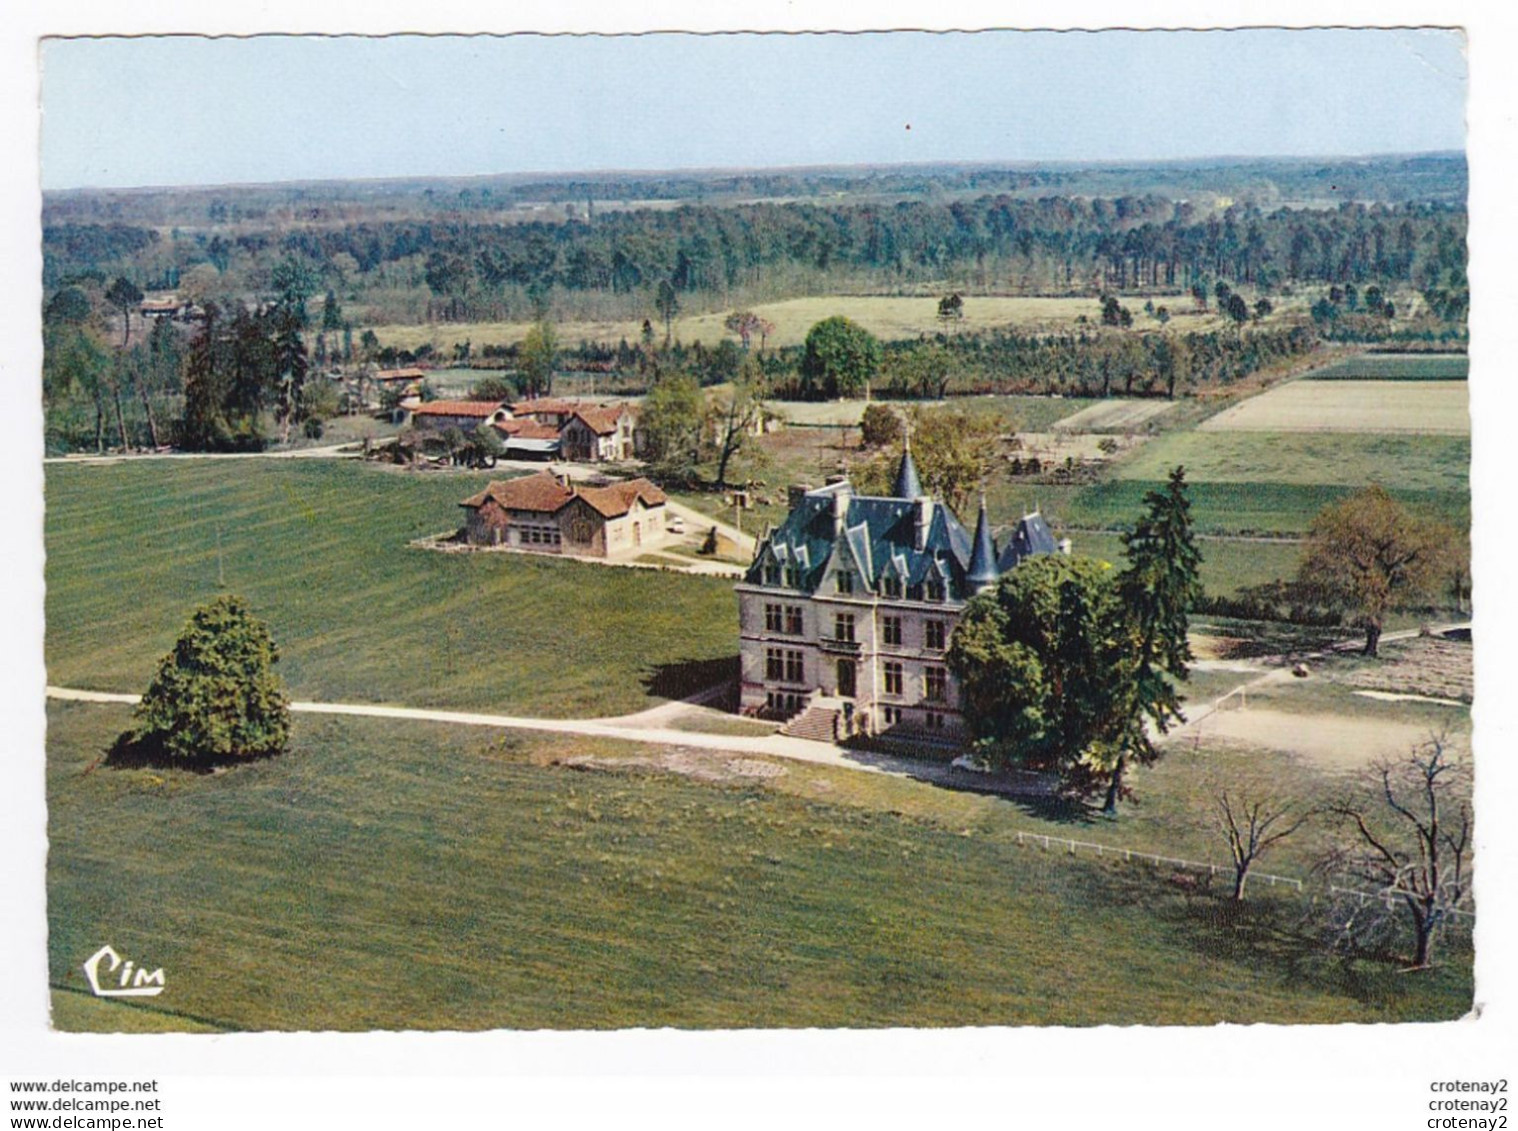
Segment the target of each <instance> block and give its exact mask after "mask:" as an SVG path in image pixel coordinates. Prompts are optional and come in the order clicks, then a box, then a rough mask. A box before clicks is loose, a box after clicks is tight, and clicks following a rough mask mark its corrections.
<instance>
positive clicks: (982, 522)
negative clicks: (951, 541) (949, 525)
mask: <svg viewBox="0 0 1518 1131" xmlns="http://www.w3.org/2000/svg"><path fill="white" fill-rule="evenodd" d="M974 546H975V549H974V551H973V552H972V553H971V555H970V569H969V571H968V572H967V573H966V574H965V581H966V582H968V583H969V586H970V591H971V592H972V593H979V592H981V591H983V590H986V589H989V588H991V586H993V585H995V584H996V581H997V578H999V577H1000V576H1001V572H1000V571H999V570H998V569H997V568H996V543H995V542H994V541H992V539H991V521H990V519H988V518H987V517H986V497H985V496H984V495H982V496H981V497H980V517H979V518H977V519H976V520H975V542H974Z"/></svg>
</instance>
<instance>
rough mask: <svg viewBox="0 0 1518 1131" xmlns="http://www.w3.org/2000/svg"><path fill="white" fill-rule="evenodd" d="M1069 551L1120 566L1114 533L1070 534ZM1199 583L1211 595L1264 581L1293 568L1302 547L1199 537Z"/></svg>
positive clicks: (1120, 550) (1120, 553)
mask: <svg viewBox="0 0 1518 1131" xmlns="http://www.w3.org/2000/svg"><path fill="white" fill-rule="evenodd" d="M1070 541H1071V552H1072V553H1075V554H1085V555H1087V556H1089V557H1093V558H1101V559H1102V560H1103V561H1108V562H1112V563H1114V564H1115V565H1118V566H1122V565H1123V564H1124V562H1125V561H1126V560H1127V559H1125V558H1124V557H1123V543H1122V539H1121V538H1120V537H1119V536H1118V535H1116V534H1105V533H1104V534H1086V533H1079V534H1072V535H1070ZM1197 545H1198V547H1199V548H1200V549H1201V552H1202V586H1203V588H1205V589H1206V590H1207V592H1208V593H1209V594H1212V595H1213V596H1219V595H1222V596H1228V595H1232V594H1234V593H1237V592H1238V591H1239V590H1240V589H1244V588H1247V587H1248V586H1251V585H1265V584H1268V583H1269V582H1272V581H1277V580H1279V579H1281V578H1290V577H1292V576H1294V575H1295V574H1296V572H1297V562H1298V560H1299V559H1300V557H1301V555H1302V547H1301V546H1300V545H1299V544H1298V543H1295V542H1242V541H1224V540H1222V539H1218V538H1203V539H1201V540H1200V541H1198V543H1197Z"/></svg>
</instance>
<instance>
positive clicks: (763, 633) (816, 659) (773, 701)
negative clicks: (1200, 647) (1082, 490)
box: [736, 451, 1057, 744]
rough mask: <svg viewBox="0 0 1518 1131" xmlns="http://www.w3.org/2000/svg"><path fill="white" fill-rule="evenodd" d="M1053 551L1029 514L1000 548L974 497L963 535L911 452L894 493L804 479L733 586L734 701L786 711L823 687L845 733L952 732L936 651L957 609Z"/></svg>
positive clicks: (956, 732)
mask: <svg viewBox="0 0 1518 1131" xmlns="http://www.w3.org/2000/svg"><path fill="white" fill-rule="evenodd" d="M1056 549H1057V547H1056V544H1055V542H1054V539H1053V537H1052V535H1050V534H1049V531H1048V527H1047V526H1046V525H1045V524H1044V522H1043V519H1042V518H1040V517H1039V516H1038V515H1036V514H1033V515H1028V516H1025V517H1024V518H1023V519H1022V520H1021V522H1019V523H1018V524H1017V528H1016V529H1015V530H1014V531H1013V534H1012V536H1011V537H1010V538H1009V540H1008V545H1007V547H1006V549H1005V550H1004V551H1003V552H1002V554H1001V556H1000V559H998V556H997V552H996V546H995V542H994V540H993V539H992V537H991V532H990V525H989V522H988V520H987V517H986V511H985V504H984V502H982V504H981V509H980V515H979V520H978V522H977V524H976V529H975V532H974V533H973V534H972V533H971V532H970V531H969V530H967V529H966V528H965V527H964V525H963V524H961V523H960V521H959V519H958V518H957V517H956V516H955V515H954V513H953V512H952V511H951V510H949V508H948V507H947V506H945V505H943V504H942V503H940V502H938V501H937V500H936V499H933V498H931V497H929V496H928V495H926V493H925V492H923V490H922V487H921V484H920V482H919V479H918V476H917V469H916V466H915V464H914V463H913V462H912V457H911V453H910V451H908V452H906V453H905V454H904V455H903V457H902V464H901V468H900V471H899V472H898V474H897V477H896V485H895V490H894V493H893V495H892V496H891V497H886V498H877V497H869V496H859V495H856V494H854V491H853V489H852V487H851V486H850V485H849V484H848V483H847V482H841V483H835V484H830V485H829V486H827V487H823V488H820V489H818V490H812V491H806V492H805V493H803V494H801V495H800V497H799V498H798V499H797V501H796V503H795V505H794V506H793V509H792V510H791V513H790V514H789V515H788V516H787V517H786V519H785V521H784V522H783V523H782V524H781V525H780V526H779V527H777V528H776V529H775V530H774V531H773V532H771V533H770V534H769V535H768V537H766V538H765V539H764V540H763V541H762V542H761V543H760V545H759V547H758V549H757V551H756V553H755V557H754V563H753V565H752V566H751V567H750V569H749V572H748V574H747V575H746V576H745V578H744V580H743V581H742V582H741V583H740V584H739V585H738V586H737V587H736V590H737V594H738V620H739V653H740V658H741V668H742V675H741V692H740V700H741V706H742V710H743V711H744V712H745V713H748V714H757V715H763V716H766V717H771V718H789V717H791V716H793V715H795V714H797V713H798V712H800V711H801V710H802V709H804V708H805V707H806V706H807V705H808V704H809V703H810V702H811V701H812V700H813V699H814V698H815V697H817V696H825V697H827V698H828V699H832V700H838V701H840V702H841V704H842V711H843V714H844V717H845V727H846V729H847V730H848V731H849V732H851V733H859V734H869V735H885V736H890V737H893V738H909V739H913V740H918V741H930V742H935V743H944V744H955V743H958V742H960V741H961V740H962V739H963V738H964V737H965V728H964V718H963V715H962V714H961V711H960V695H959V685H958V682H957V681H956V680H955V678H954V675H953V673H952V672H950V670H949V667H948V664H947V662H946V655H947V651H948V645H949V638H950V636H951V635H952V633H953V631H954V625H955V624H956V623H957V621H958V619H959V614H960V612H961V611H962V610H963V609H964V607H965V604H966V602H967V601H968V600H969V599H970V598H971V597H972V596H974V595H975V594H976V593H977V592H980V591H981V590H983V589H985V588H988V587H989V586H991V585H994V584H995V582H996V579H997V577H998V576H1000V574H1001V573H1002V572H1004V571H1005V570H1006V569H1010V568H1012V567H1014V566H1015V565H1016V564H1017V562H1018V561H1020V560H1021V559H1022V558H1023V557H1026V556H1027V555H1028V554H1030V553H1048V552H1054V551H1055V550H1056Z"/></svg>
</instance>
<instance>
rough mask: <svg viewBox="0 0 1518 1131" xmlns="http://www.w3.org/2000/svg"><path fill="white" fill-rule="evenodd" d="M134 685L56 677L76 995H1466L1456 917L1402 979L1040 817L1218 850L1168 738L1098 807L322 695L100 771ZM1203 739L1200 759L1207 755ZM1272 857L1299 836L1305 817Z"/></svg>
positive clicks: (479, 1004) (506, 1013)
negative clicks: (87, 700) (437, 719)
mask: <svg viewBox="0 0 1518 1131" xmlns="http://www.w3.org/2000/svg"><path fill="white" fill-rule="evenodd" d="M128 719H129V715H128V712H127V710H126V709H125V708H120V707H111V706H97V705H87V704H54V705H52V706H51V707H50V709H49V756H48V773H47V792H48V801H49V814H50V823H49V833H50V840H51V851H50V856H49V861H48V873H49V881H48V882H49V906H48V916H49V927H50V930H49V938H48V947H49V964H50V980H51V982H52V984H53V986H54V1001H55V1012H54V1023H55V1025H57V1026H58V1027H60V1028H65V1029H77V1030H96V1031H98V1030H108V1031H118V1030H140V1029H187V1030H201V1029H206V1028H212V1029H225V1030H249V1029H254V1030H256V1029H285V1030H293V1029H313V1030H327V1029H338V1030H367V1029H401V1028H406V1029H423V1030H429V1029H487V1028H518V1029H533V1028H554V1029H604V1028H614V1027H630V1026H650V1027H658V1026H680V1027H696V1028H706V1027H718V1028H740V1027H747V1026H762V1027H790V1026H818V1027H832V1026H856V1027H880V1026H939V1025H1010V1024H1067V1025H1095V1024H1214V1023H1217V1022H1222V1021H1231V1022H1243V1021H1263V1022H1317V1023H1330V1022H1343V1021H1357V1022H1377V1021H1407V1020H1435V1019H1450V1018H1455V1017H1458V1016H1460V1015H1462V1014H1463V1013H1465V1012H1466V1011H1467V1010H1468V1009H1469V1007H1470V1002H1471V994H1472V985H1471V970H1470V963H1471V959H1470V952H1469V949H1468V948H1467V947H1465V946H1463V945H1460V944H1452V945H1451V947H1450V948H1449V950H1447V951H1446V954H1447V956H1448V961H1447V962H1446V964H1445V965H1442V966H1441V967H1440V968H1438V969H1437V970H1435V971H1433V972H1431V973H1429V974H1427V975H1424V976H1420V977H1418V978H1415V979H1410V978H1408V977H1407V976H1406V975H1401V974H1398V973H1397V972H1396V969H1395V967H1394V965H1392V964H1390V963H1384V962H1367V961H1358V960H1357V961H1346V960H1343V959H1340V958H1332V957H1330V956H1329V955H1328V954H1327V953H1326V952H1325V951H1324V950H1323V949H1322V944H1321V943H1320V942H1319V941H1318V940H1317V939H1316V938H1314V937H1312V936H1311V935H1310V934H1309V933H1304V931H1303V930H1302V927H1301V921H1300V903H1299V901H1297V900H1296V899H1294V898H1281V899H1277V898H1274V897H1273V896H1272V895H1271V894H1270V893H1268V892H1265V891H1262V892H1261V893H1260V894H1259V895H1258V896H1257V897H1256V898H1254V899H1253V900H1252V901H1251V902H1250V903H1249V904H1248V905H1247V906H1246V907H1245V908H1243V909H1242V910H1240V911H1234V912H1231V913H1229V914H1223V912H1224V911H1225V910H1226V909H1225V908H1223V907H1222V906H1221V904H1220V903H1219V902H1218V901H1217V900H1216V899H1215V898H1214V897H1212V896H1208V895H1203V894H1200V893H1197V892H1193V891H1187V890H1184V889H1181V888H1178V887H1176V886H1174V885H1171V884H1169V883H1167V882H1166V879H1165V876H1164V875H1163V874H1158V873H1156V872H1155V871H1154V870H1153V869H1152V868H1149V867H1147V866H1143V865H1138V864H1132V865H1126V864H1124V863H1123V862H1122V861H1121V860H1120V859H1113V858H1111V857H1108V858H1107V859H1105V860H1102V859H1093V858H1090V857H1085V856H1081V857H1070V856H1065V855H1063V854H1061V853H1059V852H1051V853H1045V852H1042V851H1040V850H1039V849H1037V848H1034V847H1027V846H1023V847H1019V846H1018V845H1017V844H1016V842H1015V833H1016V831H1017V830H1019V829H1033V830H1037V829H1047V830H1050V831H1051V832H1053V833H1054V834H1055V835H1065V836H1076V837H1080V838H1084V839H1100V840H1107V841H1111V840H1113V839H1114V838H1118V839H1121V840H1126V841H1128V842H1130V843H1132V844H1133V845H1134V846H1135V847H1139V846H1141V845H1142V844H1144V843H1148V842H1151V841H1152V840H1153V839H1154V838H1155V837H1157V836H1158V837H1160V838H1163V841H1164V843H1165V844H1166V845H1168V849H1167V850H1169V851H1174V850H1175V849H1176V847H1177V845H1176V842H1177V840H1180V841H1184V842H1193V843H1195V844H1196V846H1197V848H1198V850H1201V849H1202V848H1203V844H1202V842H1203V840H1204V839H1205V840H1206V841H1207V843H1208V844H1209V845H1210V844H1211V841H1212V834H1211V833H1210V832H1207V831H1205V830H1204V828H1203V826H1202V822H1201V813H1200V812H1195V811H1193V810H1190V809H1188V808H1186V807H1187V806H1190V805H1193V804H1194V803H1195V802H1196V800H1197V799H1198V798H1200V797H1205V796H1206V791H1205V787H1204V785H1203V784H1202V783H1201V781H1200V779H1199V780H1198V782H1197V784H1196V785H1194V786H1193V787H1192V788H1191V789H1190V790H1187V791H1171V790H1169V789H1168V788H1161V783H1162V779H1161V778H1160V777H1159V776H1158V775H1159V774H1160V773H1161V772H1162V768H1163V767H1165V766H1166V762H1162V763H1161V764H1160V767H1156V769H1155V771H1152V772H1149V773H1147V774H1146V775H1145V777H1144V779H1143V781H1142V782H1141V784H1140V788H1141V790H1144V791H1145V796H1146V797H1147V798H1150V799H1152V801H1153V802H1154V805H1155V806H1156V808H1154V809H1150V810H1147V811H1145V810H1140V811H1136V812H1142V816H1139V817H1138V818H1137V819H1135V820H1134V821H1132V822H1129V821H1123V822H1118V823H1116V824H1113V823H1108V822H1096V823H1095V827H1094V828H1091V829H1086V828H1082V827H1079V822H1078V821H1077V822H1076V823H1075V824H1072V823H1071V819H1070V818H1069V817H1068V816H1067V817H1064V818H1060V817H1059V816H1058V815H1045V816H1040V815H1039V814H1037V813H1035V812H1031V811H1028V810H1026V809H1025V808H1024V807H1023V806H1020V805H1018V804H1017V803H1014V802H1008V801H1005V800H1000V799H996V798H991V797H986V796H978V795H970V794H956V793H950V792H947V791H942V790H928V789H923V788H922V787H921V786H918V785H916V784H914V783H911V782H906V781H902V780H900V779H896V778H891V777H887V776H885V775H877V774H863V773H859V772H858V771H853V770H845V769H838V768H829V767H820V766H812V765H804V764H796V763H787V764H781V763H774V764H769V763H764V762H762V761H754V760H750V761H754V764H753V765H749V764H748V763H747V762H745V763H744V764H742V765H738V764H732V763H731V762H730V760H726V759H723V758H722V757H721V756H718V763H717V764H716V765H714V766H713V767H712V769H713V771H714V772H713V773H711V774H710V775H708V780H702V779H701V778H698V777H693V776H692V775H691V774H690V773H686V772H679V770H678V769H676V770H675V772H671V771H670V770H663V769H654V768H652V767H653V766H655V765H658V766H669V767H671V768H678V767H691V766H693V765H694V764H695V763H696V762H697V761H700V760H701V756H700V755H699V754H694V755H692V756H690V757H682V758H677V759H673V760H671V759H670V758H667V757H666V756H665V752H662V751H660V750H657V749H650V748H645V747H637V746H632V745H628V744H618V743H611V742H599V741H593V740H583V739H575V740H572V742H571V741H567V740H559V739H556V738H553V737H551V736H541V735H538V736H523V735H514V734H510V733H500V732H491V731H480V730H473V729H470V728H459V727H449V726H441V725H434V724H423V723H396V722H392V721H378V720H366V719H357V718H348V719H331V718H327V719H311V718H308V717H300V718H299V719H298V721H297V725H296V729H295V735H294V746H293V749H292V750H291V751H290V752H289V753H288V754H286V755H284V756H282V757H280V758H277V759H274V760H271V761H267V762H263V763H259V764H256V765H250V766H243V767H238V768H235V769H232V770H229V771H225V772H222V773H218V774H213V775H193V774H183V773H179V772H174V771H150V770H123V769H111V768H98V769H95V770H94V771H93V772H90V773H85V772H84V771H85V770H86V768H87V767H89V766H90V765H91V764H92V763H93V762H94V761H95V759H96V758H97V757H98V756H99V754H100V752H101V751H102V750H103V749H104V748H105V747H106V746H107V745H108V744H109V743H110V741H111V740H112V738H113V737H114V735H115V734H116V733H117V732H118V731H119V730H120V729H122V728H123V727H125V726H126V725H127V723H128ZM1189 757H1191V755H1190V754H1188V752H1187V751H1185V750H1184V749H1183V750H1178V751H1177V752H1176V754H1175V768H1176V770H1177V771H1179V772H1186V771H1190V772H1191V773H1192V774H1193V776H1195V773H1194V771H1195V765H1194V764H1189V765H1188V764H1185V763H1186V762H1187V759H1188V758H1189ZM1219 757H1220V759H1221V760H1222V762H1221V764H1222V765H1224V766H1227V765H1233V764H1235V763H1239V764H1243V761H1244V759H1245V755H1236V754H1234V753H1231V752H1228V751H1222V752H1221V753H1220V754H1219ZM571 760H572V761H574V762H575V763H576V764H577V765H578V767H579V768H578V769H570V768H569V767H568V766H567V765H565V764H564V763H565V762H566V761H571ZM1166 761H1167V762H1168V761H1170V759H1167V760H1166ZM708 764H710V762H709V761H708ZM761 769H762V770H763V773H760V772H759V771H760V770H761ZM1151 791H1152V792H1151ZM1188 812H1190V813H1192V816H1190V817H1188V818H1186V819H1185V820H1181V819H1179V817H1180V816H1181V815H1184V814H1185V813H1188ZM1218 850H1219V847H1218V846H1216V845H1213V846H1212V854H1214V855H1216V853H1217V852H1218ZM1272 864H1273V865H1276V866H1278V867H1280V868H1289V867H1293V866H1295V863H1294V861H1292V860H1290V859H1288V858H1287V856H1286V854H1285V851H1284V850H1283V855H1282V857H1281V859H1279V860H1276V861H1272ZM439 877H445V878H446V881H445V882H439ZM106 935H109V937H110V938H111V939H112V941H113V944H114V945H116V946H117V947H118V949H122V948H124V949H125V950H126V952H128V953H131V954H134V955H138V956H140V957H141V958H142V959H143V960H145V961H149V962H151V963H153V964H154V965H155V966H162V967H163V969H164V970H165V973H166V976H167V983H168V988H167V990H166V992H165V993H164V994H163V995H162V996H160V997H157V998H153V999H148V1000H145V1001H143V1002H142V1003H135V1002H134V1003H113V1005H112V1006H111V1007H109V1008H105V1007H101V1006H100V1005H99V1004H98V1003H94V1002H89V1001H88V1000H87V999H86V1000H85V1001H84V1003H83V1004H82V1003H81V998H80V995H79V993H78V992H77V991H79V990H80V989H82V988H83V980H82V976H81V973H80V971H79V963H80V962H81V961H82V960H83V958H84V957H85V956H86V955H88V954H89V953H90V952H91V951H93V949H94V948H95V947H96V946H97V945H98V940H99V939H100V938H101V937H105V936H106ZM1114 971H1120V972H1121V973H1120V975H1118V974H1115V973H1114Z"/></svg>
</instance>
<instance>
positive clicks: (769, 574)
mask: <svg viewBox="0 0 1518 1131" xmlns="http://www.w3.org/2000/svg"><path fill="white" fill-rule="evenodd" d="M764 583H765V584H766V585H779V584H780V567H779V566H778V565H776V564H775V563H774V562H765V563H764Z"/></svg>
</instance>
